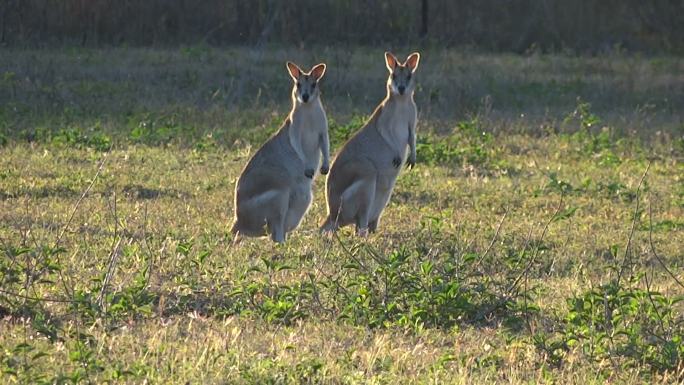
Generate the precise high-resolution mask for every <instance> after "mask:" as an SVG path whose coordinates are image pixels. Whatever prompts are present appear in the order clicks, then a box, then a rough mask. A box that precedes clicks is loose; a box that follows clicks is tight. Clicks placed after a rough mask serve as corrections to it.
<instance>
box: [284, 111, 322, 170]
mask: <svg viewBox="0 0 684 385" xmlns="http://www.w3.org/2000/svg"><path fill="white" fill-rule="evenodd" d="M327 130H328V120H327V118H326V115H325V111H324V110H323V106H322V105H321V103H320V100H317V101H313V102H311V103H309V104H305V105H300V106H298V107H297V108H296V109H295V110H294V111H292V113H291V114H290V129H289V133H290V144H291V145H292V148H293V149H294V150H295V152H296V153H297V155H298V156H299V158H300V159H301V160H302V161H303V162H304V163H305V164H310V163H312V162H313V161H315V162H314V163H317V162H318V160H319V159H320V138H321V135H323V134H325V133H327Z"/></svg>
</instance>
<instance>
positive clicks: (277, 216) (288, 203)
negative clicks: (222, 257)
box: [231, 62, 330, 243]
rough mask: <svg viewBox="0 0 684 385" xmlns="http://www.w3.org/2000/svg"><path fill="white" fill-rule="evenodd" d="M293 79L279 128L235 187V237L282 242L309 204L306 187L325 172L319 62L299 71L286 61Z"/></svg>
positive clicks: (326, 152)
mask: <svg viewBox="0 0 684 385" xmlns="http://www.w3.org/2000/svg"><path fill="white" fill-rule="evenodd" d="M287 68H288V71H289V72H290V76H291V77H292V79H293V81H294V86H293V88H292V110H291V111H290V113H289V115H288V117H287V119H286V120H285V123H284V124H283V126H282V127H281V128H280V130H279V131H278V132H277V133H276V134H275V135H273V136H272V137H271V138H270V139H269V140H268V141H267V142H266V143H264V145H263V146H261V148H260V149H259V150H258V151H257V152H256V153H255V154H254V156H252V158H251V159H250V160H249V162H248V163H247V165H246V166H245V168H244V170H243V171H242V174H241V175H240V178H239V179H238V182H237V184H236V186H235V222H234V224H233V227H232V229H231V232H232V233H233V234H235V240H236V241H237V240H239V239H240V236H241V235H245V236H252V237H256V236H263V235H267V234H269V233H270V234H271V239H272V240H273V241H274V242H279V243H280V242H284V241H285V238H286V236H287V233H288V232H290V231H292V230H293V229H295V228H296V227H297V226H298V225H299V223H300V222H301V220H302V217H303V216H304V214H305V213H306V211H307V210H308V208H309V205H310V204H311V200H312V184H313V179H314V177H315V174H316V169H318V166H319V164H320V163H321V154H322V155H323V164H322V165H321V168H320V172H321V173H322V174H327V173H328V169H329V168H330V150H329V149H330V144H329V139H328V119H327V118H326V115H325V111H324V109H323V105H322V104H321V100H320V91H319V89H318V87H317V83H318V81H319V80H320V78H321V77H323V74H324V73H325V64H318V65H316V66H314V68H313V69H312V70H311V71H310V72H308V73H307V72H303V71H302V70H301V69H300V68H299V67H297V66H296V65H295V64H293V63H290V62H288V63H287Z"/></svg>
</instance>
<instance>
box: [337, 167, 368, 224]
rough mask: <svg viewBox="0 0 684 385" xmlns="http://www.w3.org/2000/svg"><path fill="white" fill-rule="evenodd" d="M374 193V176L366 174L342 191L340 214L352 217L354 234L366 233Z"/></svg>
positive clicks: (344, 216)
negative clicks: (354, 228) (354, 227)
mask: <svg viewBox="0 0 684 385" xmlns="http://www.w3.org/2000/svg"><path fill="white" fill-rule="evenodd" d="M374 195H375V176H374V175H367V176H365V177H364V178H361V179H357V180H356V181H354V183H352V184H351V186H349V187H347V189H346V190H344V192H343V193H342V202H341V203H342V205H341V209H340V211H341V216H342V217H343V218H349V219H351V218H353V220H354V223H355V224H356V234H357V235H359V236H366V235H368V221H369V215H370V210H371V205H372V202H373V198H374Z"/></svg>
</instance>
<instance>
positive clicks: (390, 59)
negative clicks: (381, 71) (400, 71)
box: [385, 52, 397, 72]
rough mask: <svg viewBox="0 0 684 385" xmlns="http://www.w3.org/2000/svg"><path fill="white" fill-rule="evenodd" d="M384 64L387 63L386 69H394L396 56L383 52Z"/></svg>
mask: <svg viewBox="0 0 684 385" xmlns="http://www.w3.org/2000/svg"><path fill="white" fill-rule="evenodd" d="M385 64H387V69H388V70H389V71H390V72H393V71H394V67H396V66H397V58H396V56H394V55H392V53H391V52H385Z"/></svg>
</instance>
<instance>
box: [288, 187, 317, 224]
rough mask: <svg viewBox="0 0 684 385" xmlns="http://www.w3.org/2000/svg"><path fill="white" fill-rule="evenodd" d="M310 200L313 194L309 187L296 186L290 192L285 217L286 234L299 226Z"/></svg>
mask: <svg viewBox="0 0 684 385" xmlns="http://www.w3.org/2000/svg"><path fill="white" fill-rule="evenodd" d="M312 200H313V194H312V192H311V186H310V185H302V186H297V187H295V188H293V189H292V190H290V197H289V202H288V207H287V215H286V217H285V231H286V232H290V231H292V230H294V229H295V228H296V227H297V226H299V223H300V222H301V221H302V218H303V217H304V214H306V211H307V210H308V209H309V206H310V205H311V201H312Z"/></svg>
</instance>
